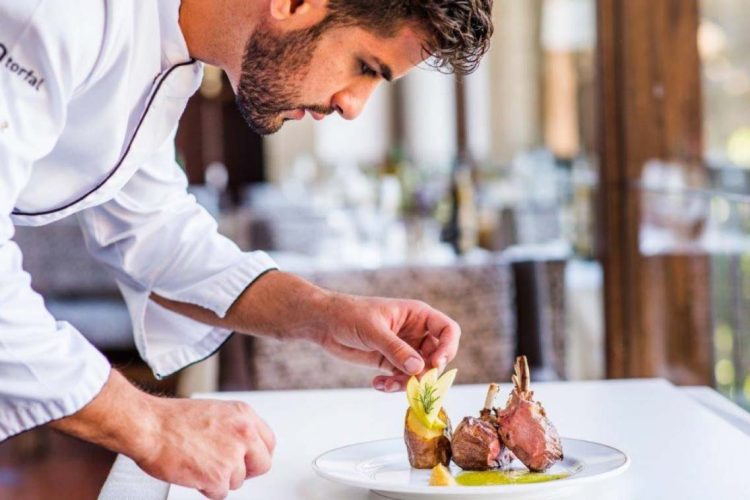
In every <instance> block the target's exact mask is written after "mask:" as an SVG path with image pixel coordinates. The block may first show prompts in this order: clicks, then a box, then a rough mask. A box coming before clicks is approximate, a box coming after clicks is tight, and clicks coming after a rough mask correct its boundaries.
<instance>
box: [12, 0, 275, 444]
mask: <svg viewBox="0 0 750 500" xmlns="http://www.w3.org/2000/svg"><path fill="white" fill-rule="evenodd" d="M178 16H179V0H76V1H74V2H71V1H67V0H22V1H19V0H0V441H2V440H3V439H5V438H7V437H9V436H12V435H14V434H17V433H19V432H21V431H23V430H26V429H29V428H31V427H34V426H37V425H41V424H44V423H46V422H48V421H50V420H53V419H57V418H61V417H64V416H67V415H70V414H72V413H74V412H76V411H77V410H79V409H80V408H81V407H83V406H84V405H85V404H86V403H88V402H89V401H90V400H91V399H93V397H94V396H96V394H98V392H99V391H100V389H101V388H102V386H103V384H104V383H105V381H106V379H107V377H108V375H109V370H110V366H109V364H108V363H107V361H106V359H105V358H104V357H103V356H102V355H101V354H100V353H99V352H98V351H97V350H96V349H95V348H94V347H93V346H92V345H91V344H89V343H88V342H87V341H86V339H84V337H83V336H82V335H81V334H80V333H79V332H78V331H76V329H75V328H73V326H71V325H70V324H68V323H65V322H61V321H55V319H54V318H53V317H52V316H51V315H50V314H49V312H47V311H46V309H45V306H44V301H43V299H42V298H41V297H40V296H39V295H38V294H37V293H35V292H34V291H33V290H32V288H31V277H30V276H29V275H28V274H27V273H25V272H24V270H23V266H22V255H21V252H20V250H19V248H18V246H17V245H16V244H15V243H14V242H13V240H12V238H13V233H14V229H13V228H14V224H18V225H32V226H36V225H42V224H47V223H49V222H52V221H55V220H58V219H61V218H63V217H66V216H69V215H72V214H76V216H77V217H78V221H79V223H80V226H81V229H82V230H83V233H84V235H85V240H86V245H87V248H88V250H89V251H90V252H91V253H92V254H93V255H94V256H95V257H96V258H97V259H98V260H99V261H100V262H102V263H104V264H105V265H106V266H107V267H108V268H109V269H110V270H111V271H112V272H113V273H114V275H115V277H116V279H117V282H118V285H119V287H120V290H121V291H122V294H123V296H124V298H125V301H126V303H127V306H128V310H129V312H130V315H131V317H132V322H133V330H134V336H135V343H136V346H137V348H138V351H139V352H140V354H141V356H142V357H143V358H144V359H145V360H146V362H147V363H148V364H149V365H150V366H151V368H152V369H153V371H154V373H155V374H156V375H157V376H165V375H168V374H170V373H173V372H175V371H177V370H179V369H180V368H182V367H184V366H186V365H187V364H190V363H193V362H195V361H198V360H201V359H203V358H205V357H206V356H208V355H210V354H211V353H212V352H214V351H215V350H216V349H217V348H218V347H219V346H220V345H221V344H222V343H223V342H224V341H225V340H226V339H227V338H228V336H229V335H230V332H229V331H227V330H224V329H221V328H213V327H211V326H207V325H204V324H202V323H199V322H196V321H193V320H191V319H189V318H187V317H184V316H180V315H177V314H175V313H172V312H170V311H168V310H166V309H164V308H162V307H160V306H159V305H157V304H156V303H154V302H153V301H151V300H149V295H150V294H151V293H152V292H153V293H157V294H159V295H161V296H163V297H166V298H169V299H172V300H176V301H180V302H186V303H191V304H197V305H199V306H202V307H204V308H207V309H210V310H211V311H213V312H215V313H216V314H217V315H218V316H220V317H223V316H224V315H225V314H226V312H227V310H228V308H229V307H230V306H231V304H232V303H233V302H234V301H235V300H236V299H237V297H238V296H239V295H240V294H241V293H242V291H243V290H244V289H245V288H246V287H247V286H248V285H249V284H250V283H252V282H253V281H254V280H255V279H256V278H257V277H258V276H260V275H261V274H263V273H264V272H266V271H267V270H269V269H272V268H274V267H275V264H274V263H273V261H272V260H271V259H270V258H269V257H268V256H267V255H265V254H263V253H261V252H253V253H243V252H241V251H240V250H239V249H238V248H237V247H236V245H234V244H233V243H232V242H231V241H229V240H228V239H226V238H224V237H222V236H220V235H219V234H218V233H217V231H216V223H215V221H214V220H213V219H212V218H211V217H210V216H209V215H208V214H207V213H206V211H205V210H203V209H202V208H201V207H200V206H199V205H198V204H197V203H196V202H195V199H194V198H193V197H192V196H190V195H188V194H187V191H186V187H187V180H186V178H185V175H184V173H183V172H182V170H181V169H180V167H179V166H178V165H177V164H176V162H175V149H174V135H175V129H176V127H177V122H178V120H179V118H180V115H181V114H182V112H183V110H184V108H185V104H186V102H187V100H188V98H189V97H190V96H191V95H192V94H193V93H194V92H195V91H196V90H197V88H198V86H199V84H200V81H201V76H202V66H201V64H200V63H199V62H196V61H195V60H192V59H191V58H190V56H189V54H188V50H187V46H186V43H185V40H184V38H183V36H182V33H181V31H180V28H179V25H178ZM50 244H54V242H50Z"/></svg>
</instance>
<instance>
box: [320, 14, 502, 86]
mask: <svg viewBox="0 0 750 500" xmlns="http://www.w3.org/2000/svg"><path fill="white" fill-rule="evenodd" d="M328 9H329V14H328V19H326V21H328V22H325V21H324V23H325V24H349V25H356V26H359V27H363V28H366V29H368V30H371V31H373V32H375V33H377V34H379V35H381V36H385V37H390V36H394V35H395V34H396V33H397V32H398V30H399V29H400V28H401V27H402V26H404V25H405V24H410V23H415V24H416V25H417V26H418V27H419V28H421V29H422V30H423V32H424V33H425V35H426V36H427V39H426V40H425V44H424V50H425V52H426V53H427V54H428V55H429V56H430V57H431V61H430V63H431V64H432V65H433V66H434V67H436V68H438V69H440V70H445V71H447V72H456V73H463V74H466V73H471V72H472V71H474V70H475V69H476V68H477V66H478V65H479V61H480V60H481V59H482V56H483V55H484V54H485V53H486V52H487V50H488V49H489V45H490V37H491V36H492V31H493V26H492V0H421V1H420V0H330V2H329V4H328Z"/></svg>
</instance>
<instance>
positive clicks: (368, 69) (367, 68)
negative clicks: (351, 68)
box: [360, 61, 378, 78]
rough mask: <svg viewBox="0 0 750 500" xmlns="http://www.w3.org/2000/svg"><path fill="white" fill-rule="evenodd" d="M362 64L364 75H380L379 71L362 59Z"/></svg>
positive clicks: (361, 69) (373, 76)
mask: <svg viewBox="0 0 750 500" xmlns="http://www.w3.org/2000/svg"><path fill="white" fill-rule="evenodd" d="M360 65H361V68H360V71H362V74H363V75H365V76H369V77H372V78H375V77H377V76H378V72H377V71H375V70H374V69H372V68H371V67H370V66H369V65H368V64H367V63H366V62H364V61H362V62H361V63H360Z"/></svg>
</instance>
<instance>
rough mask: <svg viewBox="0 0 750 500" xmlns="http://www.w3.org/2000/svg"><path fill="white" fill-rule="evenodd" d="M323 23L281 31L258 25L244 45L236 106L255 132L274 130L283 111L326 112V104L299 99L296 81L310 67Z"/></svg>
mask: <svg viewBox="0 0 750 500" xmlns="http://www.w3.org/2000/svg"><path fill="white" fill-rule="evenodd" d="M324 30H325V26H323V24H321V25H318V26H315V27H313V28H310V29H305V30H298V31H293V32H290V33H285V34H276V33H272V32H271V31H270V30H269V29H267V28H264V27H260V28H259V29H258V30H257V31H256V32H255V33H253V34H252V35H251V36H250V38H249V39H248V41H247V44H246V45H245V52H244V54H243V58H242V71H241V74H240V82H239V85H238V87H237V96H236V101H237V107H238V108H239V110H240V113H241V114H242V116H243V118H244V119H245V121H246V122H247V124H248V125H249V126H250V128H251V129H253V130H254V131H255V132H256V133H258V134H260V135H268V134H273V133H274V132H277V131H278V130H279V129H280V128H281V127H282V125H283V124H284V121H286V118H284V116H283V113H284V112H288V111H293V110H298V109H307V110H310V111H314V112H316V113H320V114H326V115H327V114H330V113H331V112H332V111H333V110H332V109H331V108H330V107H329V106H321V105H315V104H303V103H301V102H300V101H301V96H300V94H299V86H300V83H301V82H303V81H304V79H305V77H306V76H307V74H308V72H309V69H310V61H311V59H312V55H313V53H314V52H315V47H316V45H317V43H318V40H319V39H320V35H321V34H322V33H323V31H324Z"/></svg>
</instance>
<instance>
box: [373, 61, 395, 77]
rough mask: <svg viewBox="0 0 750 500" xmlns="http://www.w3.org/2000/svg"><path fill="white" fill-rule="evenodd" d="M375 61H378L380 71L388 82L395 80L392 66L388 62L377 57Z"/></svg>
mask: <svg viewBox="0 0 750 500" xmlns="http://www.w3.org/2000/svg"><path fill="white" fill-rule="evenodd" d="M375 62H376V63H377V65H378V71H379V72H380V74H381V75H382V76H383V78H385V80H386V81H388V82H391V81H393V71H391V68H390V66H388V65H387V64H383V62H382V61H381V60H380V59H378V58H377V57H376V58H375Z"/></svg>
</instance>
